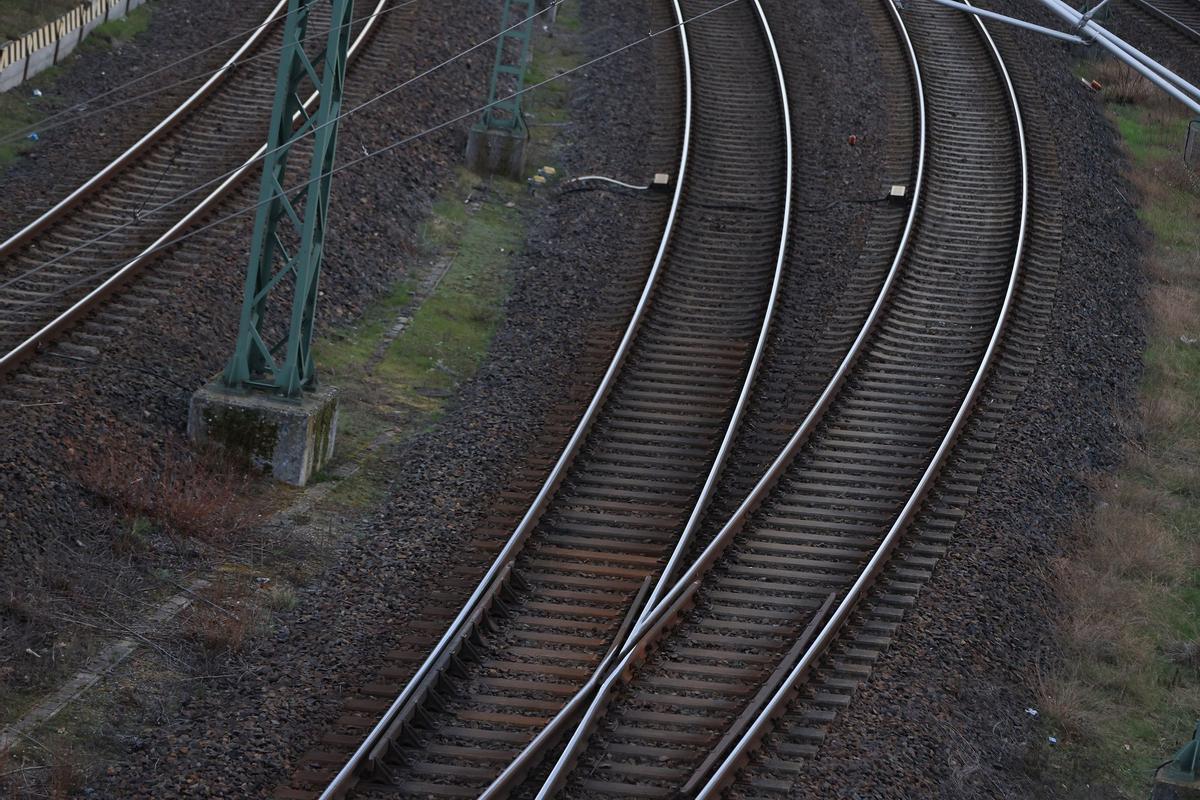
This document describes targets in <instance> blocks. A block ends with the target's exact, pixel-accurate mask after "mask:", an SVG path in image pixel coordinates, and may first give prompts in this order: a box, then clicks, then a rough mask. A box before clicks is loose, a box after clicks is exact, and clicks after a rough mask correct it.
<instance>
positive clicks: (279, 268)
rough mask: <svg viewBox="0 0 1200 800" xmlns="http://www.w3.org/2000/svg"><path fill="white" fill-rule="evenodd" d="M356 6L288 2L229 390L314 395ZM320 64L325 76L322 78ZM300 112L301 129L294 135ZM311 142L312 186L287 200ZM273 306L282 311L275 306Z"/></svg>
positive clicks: (341, 1)
mask: <svg viewBox="0 0 1200 800" xmlns="http://www.w3.org/2000/svg"><path fill="white" fill-rule="evenodd" d="M319 3H329V4H330V5H331V6H332V10H333V13H332V15H331V20H330V30H329V36H328V39H327V41H326V45H325V51H324V55H323V56H322V57H318V58H317V59H315V60H314V59H310V58H309V56H308V55H307V54H306V53H305V52H304V47H303V41H304V38H305V33H306V31H307V28H308V21H309V17H310V15H311V12H312V10H313V8H315V7H316V6H317V5H318V4H319ZM353 5H354V1H353V0H289V3H288V16H287V22H286V23H285V26H284V34H283V49H282V52H281V55H280V60H279V71H278V74H277V77H276V83H275V106H274V109H273V110H272V112H271V128H270V133H269V136H268V139H267V144H268V148H267V153H268V155H267V157H266V158H265V159H264V161H263V177H262V184H261V187H260V189H259V205H258V211H257V213H256V216H255V220H254V233H253V236H252V239H251V243H250V260H249V264H248V265H247V268H246V283H245V288H244V291H243V296H242V314H241V320H240V323H239V327H238V338H237V343H236V345H235V347H234V353H233V357H232V358H231V359H230V361H229V365H228V366H227V367H226V368H225V374H224V383H225V385H226V386H228V387H230V388H235V389H243V390H246V389H266V390H270V391H273V392H276V393H277V394H280V395H282V396H284V397H289V398H297V397H299V396H300V393H301V390H304V389H312V388H314V387H315V386H316V382H317V375H316V364H315V363H314V360H313V354H312V336H313V322H314V319H315V317H316V307H317V285H318V280H319V278H320V274H321V262H322V258H323V255H324V245H325V226H326V222H327V219H328V213H329V187H330V182H331V177H332V172H333V163H334V155H335V150H336V146H337V122H336V119H337V117H338V114H339V113H340V110H341V106H342V92H343V89H344V86H345V77H346V55H347V50H348V48H349V44H350V21H351V19H352V14H353ZM322 58H323V60H324V65H323V71H322V73H321V74H320V75H318V71H317V70H318V66H319V65H320V62H321V60H322ZM306 81H307V82H310V83H311V84H314V85H315V86H316V88H317V89H318V90H319V91H320V105H319V106H318V108H317V110H316V112H315V113H313V114H312V115H311V116H309V115H306V114H305V113H304V106H303V101H302V100H301V97H302V96H303V95H305V94H307V92H303V93H302V92H301V86H302V84H304V83H305V82H306ZM297 113H299V114H300V119H301V120H302V122H301V124H300V125H299V126H298V127H294V126H293V118H294V117H295V115H296V114H297ZM310 133H311V138H312V149H313V152H312V159H311V163H310V166H309V170H308V181H307V182H306V183H304V184H303V185H301V186H300V187H298V188H293V189H292V190H291V191H288V190H286V189H285V187H284V181H285V176H286V174H287V165H288V157H289V156H290V155H291V153H292V148H293V145H294V144H295V142H296V140H297V139H299V138H300V137H302V136H306V135H309V134H310ZM302 197H303V202H299V201H300V199H301V198H302ZM288 223H290V225H289V224H288ZM288 283H290V284H291V289H292V301H291V308H290V311H289V310H288V309H287V308H286V306H284V305H283V304H282V303H280V302H278V300H280V299H281V298H279V297H278V295H279V294H280V292H282V291H283V289H282V287H283V286H286V285H287V284H288ZM273 299H274V300H276V302H274V303H272V300H273ZM272 312H273V313H272ZM285 312H286V313H287V316H286V317H284V314H285ZM269 315H270V317H271V322H272V325H273V326H280V325H281V323H283V322H284V321H285V320H286V328H285V330H286V333H285V335H284V336H283V338H282V339H280V340H279V341H277V342H275V343H274V344H271V345H268V344H267V342H266V340H265V338H264V337H265V336H267V335H268V332H267V330H266V329H267V326H268V316H269Z"/></svg>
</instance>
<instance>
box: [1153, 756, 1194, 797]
mask: <svg viewBox="0 0 1200 800" xmlns="http://www.w3.org/2000/svg"><path fill="white" fill-rule="evenodd" d="M1170 768H1171V765H1170V764H1166V765H1164V766H1162V767H1159V769H1158V773H1157V774H1155V776H1154V791H1153V792H1152V793H1151V795H1150V798H1151V800H1200V781H1195V782H1192V781H1179V780H1175V779H1173V778H1171V777H1170V775H1169V774H1168V772H1169V771H1170Z"/></svg>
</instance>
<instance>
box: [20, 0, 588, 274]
mask: <svg viewBox="0 0 1200 800" xmlns="http://www.w3.org/2000/svg"><path fill="white" fill-rule="evenodd" d="M565 1H566V0H553V2H552V3H550V4H549V5H547V6H546V7H545V8H544V9H542V10H541V11H538V12H536V13H535V14H533V15H531V16H530V17H528V18H527V19H532V18H533V17H536V16H538V15H541V14H544V13H546V12H547V11H549V10H551V9H553V8H557V7H558V6H559V5H561V4H562V3H564V2H565ZM524 24H525V20H521V21H520V22H518V23H516V24H514V25H511V26H509V27H508V28H505V29H504V30H502V31H500V32H499V33H497V34H494V35H492V36H489V37H488V38H487V39H484V40H483V41H480V42H477V43H475V44H473V45H471V47H469V48H467V49H466V50H463V51H461V52H459V53H456V54H455V55H453V56H451V57H450V58H448V59H446V60H444V61H442V62H441V63H439V64H436V65H434V66H432V67H430V68H428V69H426V70H425V71H424V72H420V73H418V74H417V75H414V76H412V77H411V78H409V79H407V80H405V81H403V82H402V83H399V84H397V85H396V86H393V87H391V88H390V89H387V90H386V91H384V92H381V93H380V94H377V95H375V96H374V97H372V98H369V99H367V100H364V101H363V102H362V103H359V104H358V105H357V106H354V107H353V108H350V109H348V110H346V111H343V112H341V113H340V114H338V115H337V116H336V117H334V118H333V119H331V120H329V121H327V122H325V123H324V125H316V126H313V127H312V128H309V129H308V130H307V131H305V132H304V133H302V134H301V135H299V136H297V137H295V138H294V139H292V140H291V141H289V142H287V143H285V144H282V145H280V146H279V147H276V148H275V149H273V150H266V151H264V152H263V153H262V155H260V156H257V157H256V158H253V159H251V160H249V161H243V162H242V163H241V164H239V165H238V166H236V167H234V168H233V169H231V170H229V171H228V172H225V173H222V174H220V175H217V176H216V177H214V178H210V179H209V180H207V181H205V182H204V183H202V184H200V185H199V186H195V187H193V188H191V189H188V190H187V191H186V192H184V193H182V194H180V195H176V196H175V197H173V198H171V199H169V200H166V201H164V202H162V203H160V204H159V205H157V206H155V207H154V208H152V209H150V210H149V211H147V212H145V213H144V214H140V215H138V216H136V217H134V218H132V219H129V220H126V221H125V222H122V223H121V224H120V225H117V226H116V227H113V228H109V229H108V230H106V231H105V232H104V233H102V234H100V235H99V236H95V237H93V238H91V239H88V240H86V241H83V242H80V243H79V244H77V245H75V246H74V247H72V248H70V249H68V250H66V251H64V252H62V253H59V254H58V255H57V256H55V257H54V258H52V259H50V260H49V261H44V262H42V263H40V264H37V265H35V266H33V267H31V268H29V269H28V270H26V271H25V272H23V273H21V274H20V275H16V276H14V277H12V278H9V279H8V280H6V281H4V282H3V283H0V289H6V288H8V287H9V286H12V285H13V284H14V283H16V282H18V281H21V280H24V279H25V278H28V277H29V276H30V275H36V274H37V273H38V272H40V271H41V270H43V269H45V268H46V267H50V266H53V265H54V264H57V263H58V262H60V261H62V260H63V259H64V258H66V257H68V256H71V255H74V254H75V253H78V252H79V251H80V250H83V249H84V248H86V247H89V246H91V245H94V244H97V243H99V242H102V241H104V240H105V239H107V238H108V237H109V236H112V235H113V234H114V233H117V232H118V231H122V230H124V229H125V228H127V227H129V226H130V225H132V224H134V223H135V222H139V221H141V220H142V219H145V218H146V217H149V216H152V215H154V214H157V213H158V212H160V211H162V210H163V209H166V208H169V207H171V206H173V205H175V204H176V203H179V202H180V201H182V200H186V199H187V198H189V197H191V196H192V195H194V194H197V193H198V192H201V191H203V190H204V189H207V188H208V187H210V186H214V185H216V184H218V183H220V182H222V181H224V180H225V179H226V178H228V177H229V176H231V175H233V174H234V173H235V172H237V171H238V170H241V169H244V168H245V167H247V166H249V165H252V164H254V163H256V162H258V161H261V160H263V159H265V158H267V156H270V155H271V154H272V153H276V152H278V151H280V150H282V149H284V148H286V147H290V146H292V145H293V144H295V143H296V142H299V141H300V140H302V139H304V138H306V137H308V136H312V135H313V134H315V133H316V132H317V131H319V130H321V129H322V128H323V127H326V126H328V125H332V124H333V123H335V122H337V121H339V120H342V119H344V118H346V117H349V116H350V115H352V114H356V113H358V112H359V111H361V110H363V109H364V108H366V107H367V106H370V105H373V104H375V103H377V102H378V101H380V100H382V99H383V98H385V97H387V96H389V95H391V94H394V93H395V92H398V91H400V90H401V89H403V88H405V87H407V86H410V85H412V84H413V83H415V82H417V81H419V80H421V79H422V78H425V77H428V76H429V75H431V74H433V73H434V72H436V71H438V70H439V69H441V68H443V67H445V66H448V65H450V64H452V63H454V62H455V61H457V60H459V59H460V58H463V57H464V56H466V55H468V54H470V53H473V52H474V51H476V50H478V49H479V48H480V47H483V46H484V45H486V44H488V43H489V42H493V41H495V40H496V39H498V38H500V37H501V36H504V35H505V34H506V33H508V32H510V31H512V30H514V29H516V28H517V27H519V26H521V25H524ZM508 99H511V98H505V100H508ZM496 102H497V103H499V102H501V101H496ZM484 108H488V106H484Z"/></svg>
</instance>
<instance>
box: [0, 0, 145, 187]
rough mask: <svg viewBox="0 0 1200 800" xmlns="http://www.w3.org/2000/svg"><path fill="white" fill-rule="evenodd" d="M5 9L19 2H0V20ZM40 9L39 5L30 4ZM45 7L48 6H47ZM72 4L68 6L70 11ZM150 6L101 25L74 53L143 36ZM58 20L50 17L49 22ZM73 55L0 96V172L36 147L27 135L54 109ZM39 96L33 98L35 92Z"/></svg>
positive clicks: (67, 129) (67, 132) (65, 130)
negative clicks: (57, 85) (58, 84)
mask: <svg viewBox="0 0 1200 800" xmlns="http://www.w3.org/2000/svg"><path fill="white" fill-rule="evenodd" d="M6 4H7V5H14V6H15V5H22V4H23V2H22V0H0V19H3V18H4V15H3V12H4V9H5V7H6ZM33 5H39V4H33ZM46 5H51V4H50V3H46ZM74 5H76V4H75V3H73V2H72V3H68V4H67V8H68V9H69V8H71V7H73V6H74ZM150 15H151V6H150V5H144V6H141V7H139V8H135V9H134V10H133V11H131V12H129V14H128V16H126V17H124V18H122V19H116V20H113V21H112V22H106V23H104V24H103V25H100V26H99V27H97V28H96V29H95V30H93V31H92V33H91V34H90V35H89V36H88V37H87V38H86V39H84V40H83V44H81V45H80V46H79V49H78V50H76V51H75V52H76V53H82V52H97V51H100V50H105V49H107V48H109V47H114V46H116V45H119V44H122V43H124V42H127V41H129V40H130V39H133V38H134V37H135V36H137V35H138V34H140V33H143V32H144V31H145V30H146V29H147V28H148V27H149V26H150ZM56 16H58V14H57V13H56V14H52V15H51V19H53V18H54V17H56ZM35 27H36V26H35ZM74 58H75V55H74V54H73V55H72V56H71V58H68V59H67V60H66V61H64V62H63V63H62V64H59V65H58V66H54V67H51V68H50V69H47V70H45V71H43V72H39V73H38V74H37V75H35V76H33V77H32V78H30V79H29V80H27V81H25V82H24V83H22V84H21V85H20V86H16V87H13V88H12V89H9V90H8V91H7V92H4V93H3V94H0V168H2V167H4V166H5V165H7V164H8V163H10V162H11V161H13V159H15V158H16V157H17V156H19V155H20V154H21V153H24V152H26V151H28V150H30V149H32V148H34V147H36V146H37V143H36V142H35V141H33V140H31V139H29V138H28V136H27V135H26V134H27V132H28V131H29V129H30V128H32V129H33V131H34V132H35V133H36V132H37V124H38V123H39V122H40V121H41V120H43V119H45V118H46V117H47V116H48V115H50V114H52V113H54V112H55V111H56V110H57V109H56V108H55V107H54V100H53V98H54V95H55V94H56V93H57V90H56V89H55V82H56V81H57V79H58V77H59V75H61V74H62V70H63V69H64V67H65V66H66V65H69V64H70V63H71V61H72V59H74ZM35 89H36V90H38V91H40V92H41V93H42V96H40V97H36V96H34V90H35ZM51 135H54V136H62V135H70V127H69V126H68V127H65V128H60V129H58V130H57V131H55V132H54V133H53V134H51Z"/></svg>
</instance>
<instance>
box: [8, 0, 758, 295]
mask: <svg viewBox="0 0 1200 800" xmlns="http://www.w3.org/2000/svg"><path fill="white" fill-rule="evenodd" d="M561 2H563V0H556V2H555V3H554V4H553V5H551V6H548V7H547V8H553V7H554V6H557V5H558V4H559V3H561ZM738 2H740V0H726V2H724V3H722V4H721V5H719V6H716V7H714V8H711V9H709V10H708V11H704V12H701V13H700V14H697V15H696V16H694V17H691V18H689V19H686V20H684V21H683V22H679V23H674V24H672V25H669V26H667V27H666V28H662V29H661V30H658V31H650V32H649V33H647V34H645V35H644V36H642V37H640V38H638V39H635V40H633V41H632V42H628V43H626V44H624V45H622V46H620V47H618V48H616V49H614V50H611V51H609V52H607V53H604V54H602V55H599V56H596V57H595V58H593V59H590V60H588V61H585V62H584V63H582V64H579V65H577V66H574V67H571V68H570V69H567V70H564V71H562V72H560V73H558V74H557V75H553V76H551V77H549V78H546V79H545V80H543V81H539V82H538V83H535V84H533V85H531V86H526V87H525V88H523V89H521V90H520V91H517V92H513V93H512V94H509V95H507V96H505V97H502V98H498V99H496V100H494V101H493V102H491V103H485V104H484V105H482V106H479V107H478V108H474V109H472V110H470V111H467V112H464V113H462V114H459V115H458V116H456V117H453V118H451V119H448V120H445V121H443V122H440V123H438V124H437V125H434V126H432V127H430V128H426V129H425V130H423V131H420V132H418V133H415V134H413V135H412V136H407V137H405V138H403V139H399V140H397V141H395V142H392V143H391V144H388V145H385V146H383V147H381V148H379V149H377V150H373V151H371V152H369V153H367V154H365V155H363V156H360V157H358V158H355V159H353V160H351V161H349V162H347V163H345V164H341V165H339V166H337V167H335V168H333V169H331V170H329V171H328V172H324V173H321V174H320V175H317V176H315V177H313V178H309V179H306V180H305V181H303V182H302V183H299V184H296V185H295V186H292V187H290V188H288V189H286V190H284V194H288V195H290V194H292V193H293V192H299V191H301V190H303V189H305V188H306V187H307V186H309V185H310V184H312V183H313V182H315V181H320V180H324V179H325V178H328V177H332V176H333V175H335V174H337V173H339V172H341V171H343V170H346V169H350V168H351V167H354V166H357V165H358V164H360V163H362V162H364V161H367V160H368V159H372V158H375V157H377V156H380V155H384V154H386V153H390V152H391V151H393V150H395V149H397V148H399V147H403V146H404V145H406V144H409V143H411V142H413V141H416V140H417V139H421V138H424V137H426V136H429V135H431V134H433V133H436V132H438V131H440V130H443V129H444V128H448V127H449V126H451V125H454V124H455V123H458V122H461V121H462V120H465V119H467V118H469V117H472V116H475V115H478V114H480V113H482V112H484V111H486V110H487V109H489V108H491V107H493V106H496V105H499V104H501V103H506V102H508V101H509V100H512V99H514V98H516V97H520V96H521V95H523V94H525V93H527V92H532V91H534V90H535V89H539V88H541V87H542V86H545V85H546V84H548V83H552V82H554V81H556V80H558V79H560V78H564V77H566V76H567V75H571V74H573V73H575V72H578V71H580V70H583V69H587V68H588V67H591V66H594V65H595V64H598V63H599V62H601V61H605V60H607V59H609V58H612V57H613V56H616V55H619V54H621V53H623V52H625V51H627V50H631V49H632V48H634V47H636V46H638V45H640V44H644V43H645V42H648V41H650V40H651V39H654V38H656V37H658V36H661V35H662V34H664V33H668V32H670V31H673V30H676V29H678V28H681V27H683V26H685V25H689V24H691V23H693V22H696V21H697V20H700V19H703V18H704V17H707V16H709V15H710V14H714V13H716V12H718V11H721V10H722V9H725V8H728V7H729V6H732V5H733V4H735V3H738ZM273 200H274V198H273V197H271V198H267V199H266V200H260V201H258V202H256V203H254V204H252V205H249V206H245V207H243V208H240V209H237V210H236V211H232V212H230V213H229V214H226V215H225V216H223V217H220V218H219V219H216V220H213V221H212V222H209V223H206V224H204V225H202V226H200V227H199V228H196V229H194V230H191V231H189V232H187V233H186V234H183V235H182V236H180V237H178V238H176V239H172V240H171V241H169V242H163V243H162V244H160V245H158V246H157V247H154V248H152V249H150V250H147V251H145V252H143V253H140V254H139V255H138V256H137V257H136V258H141V257H144V256H149V255H153V254H155V253H158V252H160V251H162V250H165V249H166V248H168V247H173V246H175V245H177V244H180V243H181V242H184V241H186V240H187V239H190V238H192V237H193V236H196V235H198V234H200V233H203V232H204V231H207V230H209V229H211V228H213V227H216V226H217V225H221V224H223V223H225V222H227V221H229V220H231V219H234V218H235V217H239V216H242V215H243V214H247V213H249V212H251V211H255V210H257V209H258V208H259V207H260V206H263V205H266V204H267V203H270V202H273ZM125 224H128V223H125ZM129 263H131V262H130V261H121V262H117V263H116V264H114V265H113V266H112V267H111V268H108V269H105V270H100V271H97V272H94V273H92V274H90V275H88V276H86V277H84V278H81V279H80V280H78V281H75V282H74V283H71V284H68V285H67V286H63V287H60V288H58V289H54V290H52V291H50V292H47V293H45V294H44V295H42V296H41V298H39V300H30V301H20V302H16V303H11V305H24V306H28V305H36V304H38V303H39V302H40V301H41V300H46V299H49V298H51V297H56V296H58V295H60V294H63V293H64V292H68V291H70V290H71V289H74V288H76V287H79V286H83V285H85V284H86V283H88V282H90V281H91V280H92V279H94V278H98V277H104V276H105V275H107V274H109V273H112V272H117V271H119V270H120V269H121V268H122V267H124V266H126V265H127V264H129ZM43 266H44V265H43ZM5 285H7V284H5ZM0 288H2V287H0Z"/></svg>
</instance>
